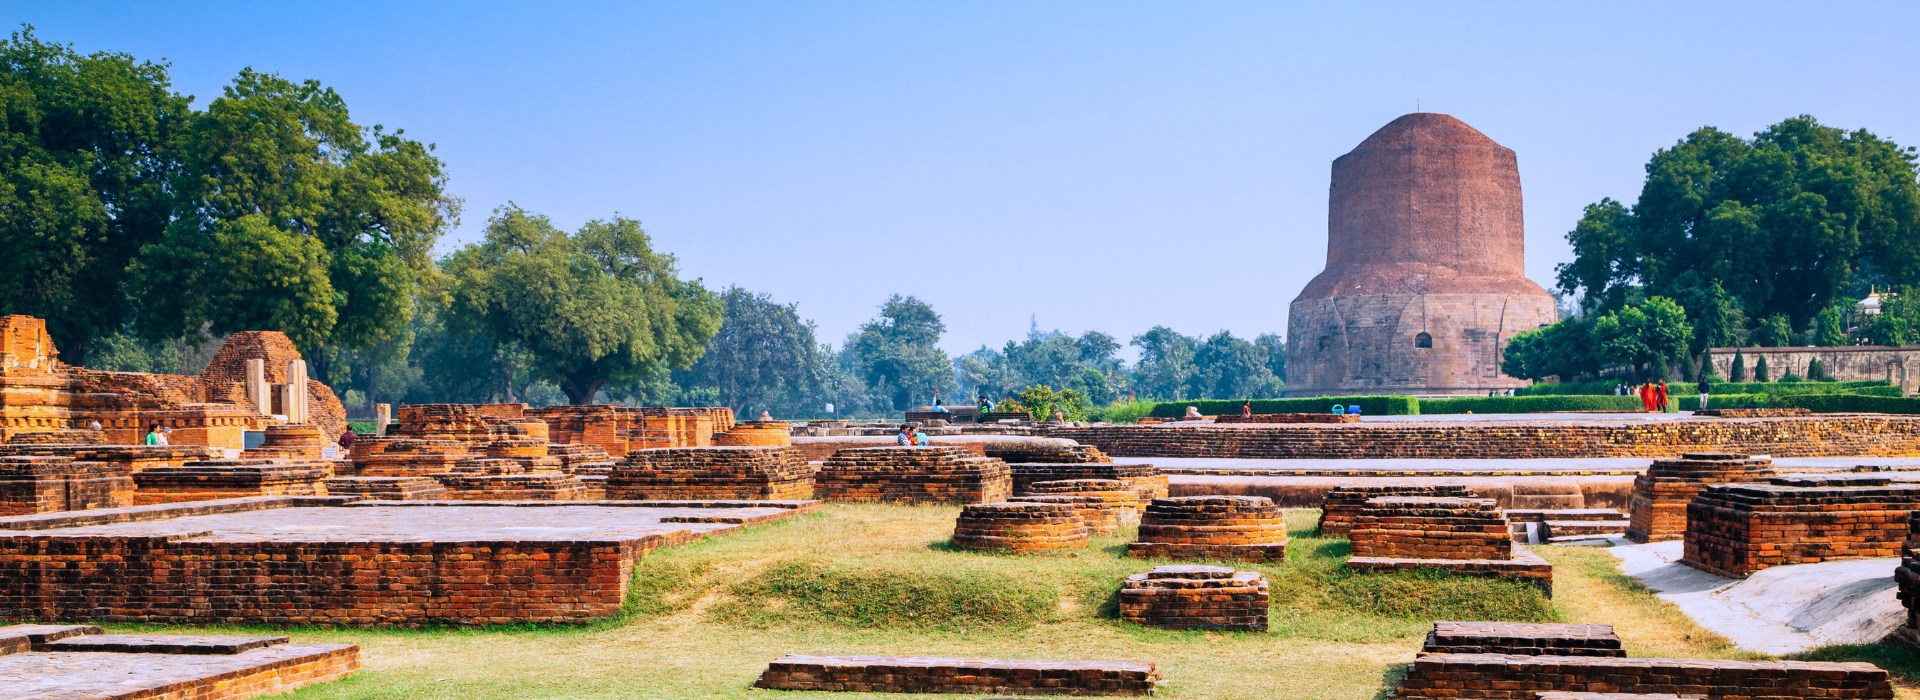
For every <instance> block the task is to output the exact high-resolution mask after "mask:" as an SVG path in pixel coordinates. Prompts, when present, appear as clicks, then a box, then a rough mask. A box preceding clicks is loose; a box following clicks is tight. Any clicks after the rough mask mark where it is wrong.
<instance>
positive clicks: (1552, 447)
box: [1046, 414, 1920, 459]
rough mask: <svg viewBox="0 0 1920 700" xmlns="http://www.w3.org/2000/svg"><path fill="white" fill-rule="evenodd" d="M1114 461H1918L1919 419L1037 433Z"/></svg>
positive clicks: (1183, 427) (1175, 427) (1437, 423)
mask: <svg viewBox="0 0 1920 700" xmlns="http://www.w3.org/2000/svg"><path fill="white" fill-rule="evenodd" d="M1046 434H1047V435H1048V436H1050V437H1058V438H1068V439H1071V440H1075V441H1078V442H1082V443H1085V444H1088V445H1093V446H1096V447H1098V448H1100V450H1101V451H1102V452H1105V453H1107V454H1110V455H1115V456H1120V457H1241V458H1269V459H1398V458H1432V459H1532V458H1549V457H1571V458H1588V457H1665V456H1668V455H1674V454H1680V453H1682V452H1743V453H1750V454H1770V455H1773V456H1776V457H1849V456H1878V457H1912V456H1920V416H1889V415H1876V414H1839V415H1819V416H1811V417H1805V418H1700V419H1676V420H1665V421H1582V420H1578V419H1565V420H1541V419H1532V420H1528V419H1518V420H1487V421H1455V420H1434V421H1418V420H1411V421H1378V422H1376V421H1365V422H1361V423H1357V424H1351V425H1190V424H1180V423H1172V424H1163V425H1115V426H1087V427H1072V426H1058V427H1048V428H1046Z"/></svg>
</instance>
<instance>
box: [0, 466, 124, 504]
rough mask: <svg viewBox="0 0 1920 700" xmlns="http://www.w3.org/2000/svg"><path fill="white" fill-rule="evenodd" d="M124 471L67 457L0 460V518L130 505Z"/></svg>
mask: <svg viewBox="0 0 1920 700" xmlns="http://www.w3.org/2000/svg"><path fill="white" fill-rule="evenodd" d="M133 488H134V486H133V477H132V475H131V474H130V473H129V472H128V471H127V469H126V467H124V466H120V465H114V464H109V463H106V462H77V461H74V459H73V458H71V457H0V516H12V515H33V514H36V513H53V512H58V511H65V510H89V509H94V508H124V507H127V506H131V505H133Z"/></svg>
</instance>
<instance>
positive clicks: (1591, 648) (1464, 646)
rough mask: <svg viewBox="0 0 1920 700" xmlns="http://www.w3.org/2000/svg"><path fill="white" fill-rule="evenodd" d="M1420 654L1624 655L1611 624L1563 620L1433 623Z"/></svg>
mask: <svg viewBox="0 0 1920 700" xmlns="http://www.w3.org/2000/svg"><path fill="white" fill-rule="evenodd" d="M1420 653H1421V654H1423V655H1424V654H1518V655H1525V656H1605V657H1615V658H1618V657H1624V656H1626V655H1627V652H1626V649H1625V648H1623V647H1622V646H1621V645H1620V636H1619V635H1617V634H1614V633H1613V625H1584V624H1568V623H1562V622H1537V623H1528V622H1435V623H1433V631H1431V632H1428V633H1427V641H1426V644H1425V645H1423V646H1421V647H1420Z"/></svg>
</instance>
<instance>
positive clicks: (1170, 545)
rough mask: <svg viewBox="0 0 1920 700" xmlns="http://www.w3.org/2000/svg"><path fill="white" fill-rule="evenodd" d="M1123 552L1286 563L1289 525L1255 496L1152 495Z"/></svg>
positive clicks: (1266, 501) (1269, 503) (1268, 502)
mask: <svg viewBox="0 0 1920 700" xmlns="http://www.w3.org/2000/svg"><path fill="white" fill-rule="evenodd" d="M1127 556H1133V557H1163V558H1168V559H1219V560H1225V561H1246V562H1267V561H1285V560H1286V557H1287V523H1286V518H1285V515H1284V514H1283V513H1282V512H1281V510H1280V508H1279V507H1277V506H1275V505H1274V504H1273V501H1272V500H1270V499H1267V498H1262V497H1259V496H1180V497H1175V498H1156V499H1154V500H1153V503H1152V504H1150V505H1148V506H1147V510H1146V513H1144V514H1142V515H1141V518H1140V537H1139V541H1137V542H1134V543H1133V544H1131V545H1128V546H1127Z"/></svg>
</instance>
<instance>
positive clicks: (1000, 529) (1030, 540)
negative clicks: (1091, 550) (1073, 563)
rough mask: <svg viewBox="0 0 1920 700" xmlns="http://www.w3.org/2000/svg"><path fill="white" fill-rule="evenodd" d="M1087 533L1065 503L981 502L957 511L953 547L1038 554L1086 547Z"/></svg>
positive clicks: (1074, 511) (1075, 514)
mask: <svg viewBox="0 0 1920 700" xmlns="http://www.w3.org/2000/svg"><path fill="white" fill-rule="evenodd" d="M1088 534H1089V530H1088V529H1087V524H1086V522H1085V521H1084V520H1083V519H1082V518H1081V516H1080V513H1079V511H1078V510H1077V509H1076V508H1075V507H1074V506H1072V505H1069V504H1065V503H983V504H979V505H971V506H967V507H965V508H963V509H961V510H960V519H959V520H958V521H956V522H955V523H954V526H953V544H954V546H956V547H959V548H961V549H979V550H1001V551H1011V552H1015V553H1020V552H1041V551H1046V550H1052V549H1071V548H1076V547H1085V546H1087V536H1088Z"/></svg>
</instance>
